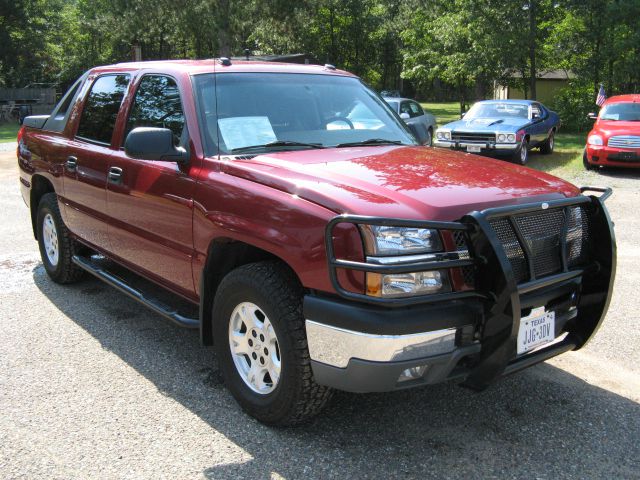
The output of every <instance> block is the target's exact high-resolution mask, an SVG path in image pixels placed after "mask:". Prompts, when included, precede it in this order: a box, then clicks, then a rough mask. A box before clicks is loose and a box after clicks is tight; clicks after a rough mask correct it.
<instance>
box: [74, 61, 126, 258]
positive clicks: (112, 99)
mask: <svg viewBox="0 0 640 480" xmlns="http://www.w3.org/2000/svg"><path fill="white" fill-rule="evenodd" d="M129 79H130V75H129V74H126V73H109V74H105V75H100V76H97V77H96V78H95V79H90V80H89V82H90V83H91V87H90V89H89V92H88V94H87V97H86V99H85V101H84V105H83V107H82V112H81V114H80V120H79V122H78V126H77V130H76V132H75V135H73V138H72V139H71V140H70V141H69V142H68V144H67V146H66V147H65V155H66V157H67V159H66V161H65V167H64V203H65V222H66V223H67V226H68V227H69V228H70V230H71V231H72V232H74V233H75V234H76V235H78V236H79V237H80V238H82V239H83V240H84V241H86V242H88V243H90V244H92V245H93V246H96V247H98V248H100V249H103V250H106V251H110V250H111V249H110V244H109V236H108V229H107V221H108V219H107V202H106V199H107V197H106V187H107V174H108V170H109V164H110V157H111V155H112V153H113V151H112V150H111V139H112V136H113V132H114V126H115V123H116V119H117V117H118V112H119V110H120V105H121V104H122V99H123V98H124V95H125V93H126V91H127V87H128V84H129Z"/></svg>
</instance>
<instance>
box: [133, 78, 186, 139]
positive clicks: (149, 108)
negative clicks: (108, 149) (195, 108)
mask: <svg viewBox="0 0 640 480" xmlns="http://www.w3.org/2000/svg"><path fill="white" fill-rule="evenodd" d="M136 127H156V128H168V129H169V130H171V131H172V132H173V136H174V139H175V142H176V145H181V146H185V144H186V142H187V131H186V128H185V123H184V114H183V111H182V103H181V102H180V92H179V90H178V85H177V84H176V82H175V80H174V79H173V78H171V77H166V76H163V75H146V76H145V77H143V78H142V80H141V81H140V85H139V86H138V91H137V92H136V96H135V99H134V101H133V105H132V106H131V113H129V119H128V120H127V129H126V132H125V137H124V138H125V139H126V136H127V135H128V134H129V132H130V131H131V130H133V129H134V128H136Z"/></svg>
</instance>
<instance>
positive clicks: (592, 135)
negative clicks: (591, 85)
mask: <svg viewBox="0 0 640 480" xmlns="http://www.w3.org/2000/svg"><path fill="white" fill-rule="evenodd" d="M589 116H590V118H595V115H594V114H589ZM582 161H583V163H584V168H586V169H587V170H591V169H593V168H595V167H598V166H612V167H640V95H639V94H633V95H617V96H615V97H611V98H609V99H607V101H606V102H605V103H604V105H602V108H601V109H600V113H599V115H598V117H597V120H596V123H595V125H594V126H593V129H591V131H590V132H589V136H588V137H587V146H586V147H585V149H584V154H583V156H582Z"/></svg>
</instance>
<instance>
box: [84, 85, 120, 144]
mask: <svg viewBox="0 0 640 480" xmlns="http://www.w3.org/2000/svg"><path fill="white" fill-rule="evenodd" d="M128 84H129V75H103V76H101V77H98V78H97V79H96V81H95V82H93V85H92V86H91V91H90V92H89V95H88V96H87V100H86V101H85V105H84V108H83V109H82V117H81V118H80V126H79V127H78V133H77V136H78V137H81V138H83V139H85V140H91V141H94V142H98V143H103V144H107V145H109V144H110V143H111V135H112V134H113V127H114V125H115V124H116V118H117V117H118V111H119V110H120V104H121V103H122V98H123V97H124V94H125V91H126V90H127V85H128Z"/></svg>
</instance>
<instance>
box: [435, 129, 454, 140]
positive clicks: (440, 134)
mask: <svg viewBox="0 0 640 480" xmlns="http://www.w3.org/2000/svg"><path fill="white" fill-rule="evenodd" d="M436 138H437V139H438V140H451V132H450V131H448V130H437V131H436Z"/></svg>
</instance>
